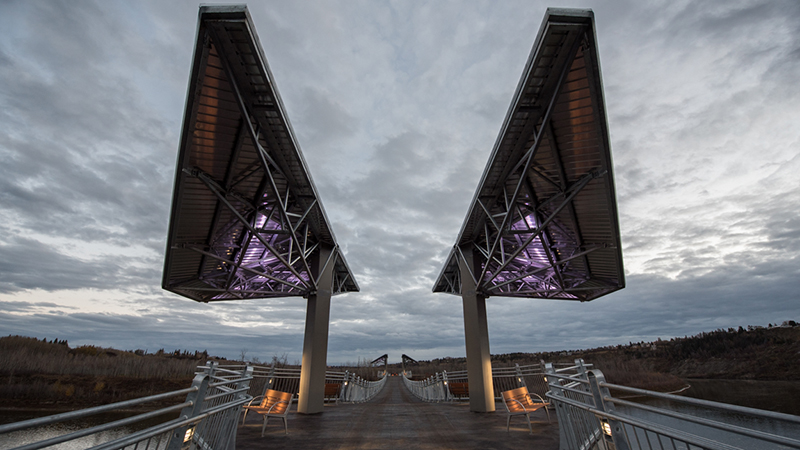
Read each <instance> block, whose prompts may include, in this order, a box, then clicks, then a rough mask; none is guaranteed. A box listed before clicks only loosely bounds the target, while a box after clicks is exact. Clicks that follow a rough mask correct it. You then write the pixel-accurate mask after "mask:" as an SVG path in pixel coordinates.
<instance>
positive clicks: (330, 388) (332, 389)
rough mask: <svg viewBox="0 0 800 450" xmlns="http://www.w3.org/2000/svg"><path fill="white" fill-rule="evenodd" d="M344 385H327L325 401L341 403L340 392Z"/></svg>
mask: <svg viewBox="0 0 800 450" xmlns="http://www.w3.org/2000/svg"><path fill="white" fill-rule="evenodd" d="M341 389H342V385H341V384H339V383H325V400H335V401H337V402H338V401H339V391H340V390H341Z"/></svg>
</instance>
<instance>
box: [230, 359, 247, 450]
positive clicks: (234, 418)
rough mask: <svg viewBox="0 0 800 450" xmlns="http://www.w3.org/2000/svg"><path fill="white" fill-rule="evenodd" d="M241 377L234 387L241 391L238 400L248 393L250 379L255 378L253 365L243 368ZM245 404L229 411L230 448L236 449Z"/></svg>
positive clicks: (238, 393) (237, 394) (237, 396)
mask: <svg viewBox="0 0 800 450" xmlns="http://www.w3.org/2000/svg"><path fill="white" fill-rule="evenodd" d="M240 377H241V379H240V380H239V382H238V383H236V384H235V385H234V389H235V390H237V391H239V392H237V393H236V399H237V400H242V399H244V398H245V397H247V395H248V394H247V391H248V388H249V387H250V380H251V379H252V378H253V366H251V365H249V364H248V365H246V366H245V368H244V369H242V374H241V375H240ZM243 406H244V405H239V407H238V408H236V410H235V411H232V412H230V413H229V414H230V417H228V423H227V425H228V427H229V428H230V431H229V432H228V433H230V434H229V436H230V437H229V438H228V446H227V449H228V450H236V430H237V428H238V427H237V426H236V424H237V423H239V416H240V415H241V414H240V413H241V412H242V409H243Z"/></svg>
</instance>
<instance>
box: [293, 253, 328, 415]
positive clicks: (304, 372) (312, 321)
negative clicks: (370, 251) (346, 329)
mask: <svg viewBox="0 0 800 450" xmlns="http://www.w3.org/2000/svg"><path fill="white" fill-rule="evenodd" d="M331 251H332V249H331V248H330V247H328V246H320V253H319V257H318V258H317V259H316V261H312V264H310V266H311V270H312V272H315V275H316V274H317V273H321V276H320V277H319V282H318V283H317V292H316V293H315V294H311V295H309V296H308V306H307V308H306V331H305V338H304V340H303V361H302V367H301V371H300V394H299V396H298V400H297V412H299V413H302V414H317V413H321V412H322V408H323V406H324V403H325V371H326V369H327V360H328V324H329V322H330V315H331V291H332V290H333V259H332V258H331V260H330V261H329V262H328V258H329V256H330V254H331ZM325 262H328V266H327V267H325Z"/></svg>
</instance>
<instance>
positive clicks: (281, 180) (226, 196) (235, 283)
mask: <svg viewBox="0 0 800 450" xmlns="http://www.w3.org/2000/svg"><path fill="white" fill-rule="evenodd" d="M323 247H325V248H330V249H332V251H331V253H330V256H329V257H327V256H325V257H322V256H321V253H320V252H321V251H322V248H323ZM326 255H327V253H326ZM320 259H323V260H322V261H320ZM317 263H323V266H324V267H328V266H330V267H332V269H333V272H332V275H331V277H332V288H333V289H332V292H333V294H337V293H343V292H353V291H358V285H357V284H356V282H355V280H354V278H353V275H352V273H351V271H350V269H349V267H348V266H347V263H346V261H345V259H344V256H343V255H342V253H341V251H340V250H339V247H338V245H337V243H336V239H335V237H334V235H333V232H332V230H331V227H330V224H329V221H328V219H327V217H326V215H325V211H324V209H323V207H322V204H321V202H320V201H319V195H318V194H317V191H316V188H315V186H314V183H313V181H312V180H311V176H310V174H309V172H308V168H307V166H306V163H305V161H304V159H303V155H302V152H301V151H300V148H299V146H298V145H297V142H296V140H295V137H294V132H293V131H292V128H291V125H290V123H289V121H288V118H287V117H286V115H285V113H284V107H283V104H282V102H281V100H280V96H279V95H278V92H277V89H276V88H275V85H274V82H273V79H272V74H271V72H270V70H269V67H268V66H267V63H266V58H265V57H264V55H263V50H262V49H261V47H260V44H259V42H258V38H257V36H256V35H255V31H254V27H253V25H252V21H251V20H250V17H249V14H248V13H247V10H246V8H245V7H243V6H218V7H216V6H215V7H204V8H201V14H200V20H199V21H198V31H197V42H196V46H195V55H194V62H193V65H192V74H191V77H190V86H189V90H188V92H187V102H186V109H185V116H184V123H183V131H182V136H181V144H180V149H179V154H178V162H177V169H176V177H175V188H174V192H173V204H172V213H171V216H170V225H169V235H168V239H167V253H166V258H165V265H164V277H163V280H162V286H163V287H164V288H165V289H167V290H170V291H173V292H176V293H178V294H180V295H184V296H186V297H189V298H192V299H194V300H197V301H202V302H208V301H220V300H236V299H251V298H271V297H280V296H303V297H306V296H309V295H312V294H314V293H316V292H317V290H318V289H323V287H319V288H318V283H319V279H320V277H321V276H322V275H321V272H323V271H320V270H311V266H312V265H313V264H317ZM315 267H316V266H315ZM324 289H327V287H324Z"/></svg>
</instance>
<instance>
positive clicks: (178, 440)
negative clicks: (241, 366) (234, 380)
mask: <svg viewBox="0 0 800 450" xmlns="http://www.w3.org/2000/svg"><path fill="white" fill-rule="evenodd" d="M208 365H209V367H207V368H206V369H204V371H205V372H206V373H202V374H201V373H198V374H197V375H195V376H194V380H193V381H192V387H197V390H196V391H194V392H190V393H188V394H187V395H186V402H192V404H191V405H188V406H185V407H184V408H183V410H181V415H180V418H181V419H189V418H192V417H194V416H196V415H198V414H200V413H201V412H202V411H203V403H204V402H205V398H206V391H207V390H208V381H209V379H210V378H211V376H210V375H209V372H212V373H213V369H214V366H213V363H210V362H209V364H208ZM195 427H197V424H196V423H195V424H190V425H185V426H182V427H178V428H176V429H175V430H173V431H172V436H171V437H170V440H169V445H168V446H167V450H182V449H184V448H186V449H188V448H189V447H190V446H191V443H192V438H193V437H194V432H195Z"/></svg>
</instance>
